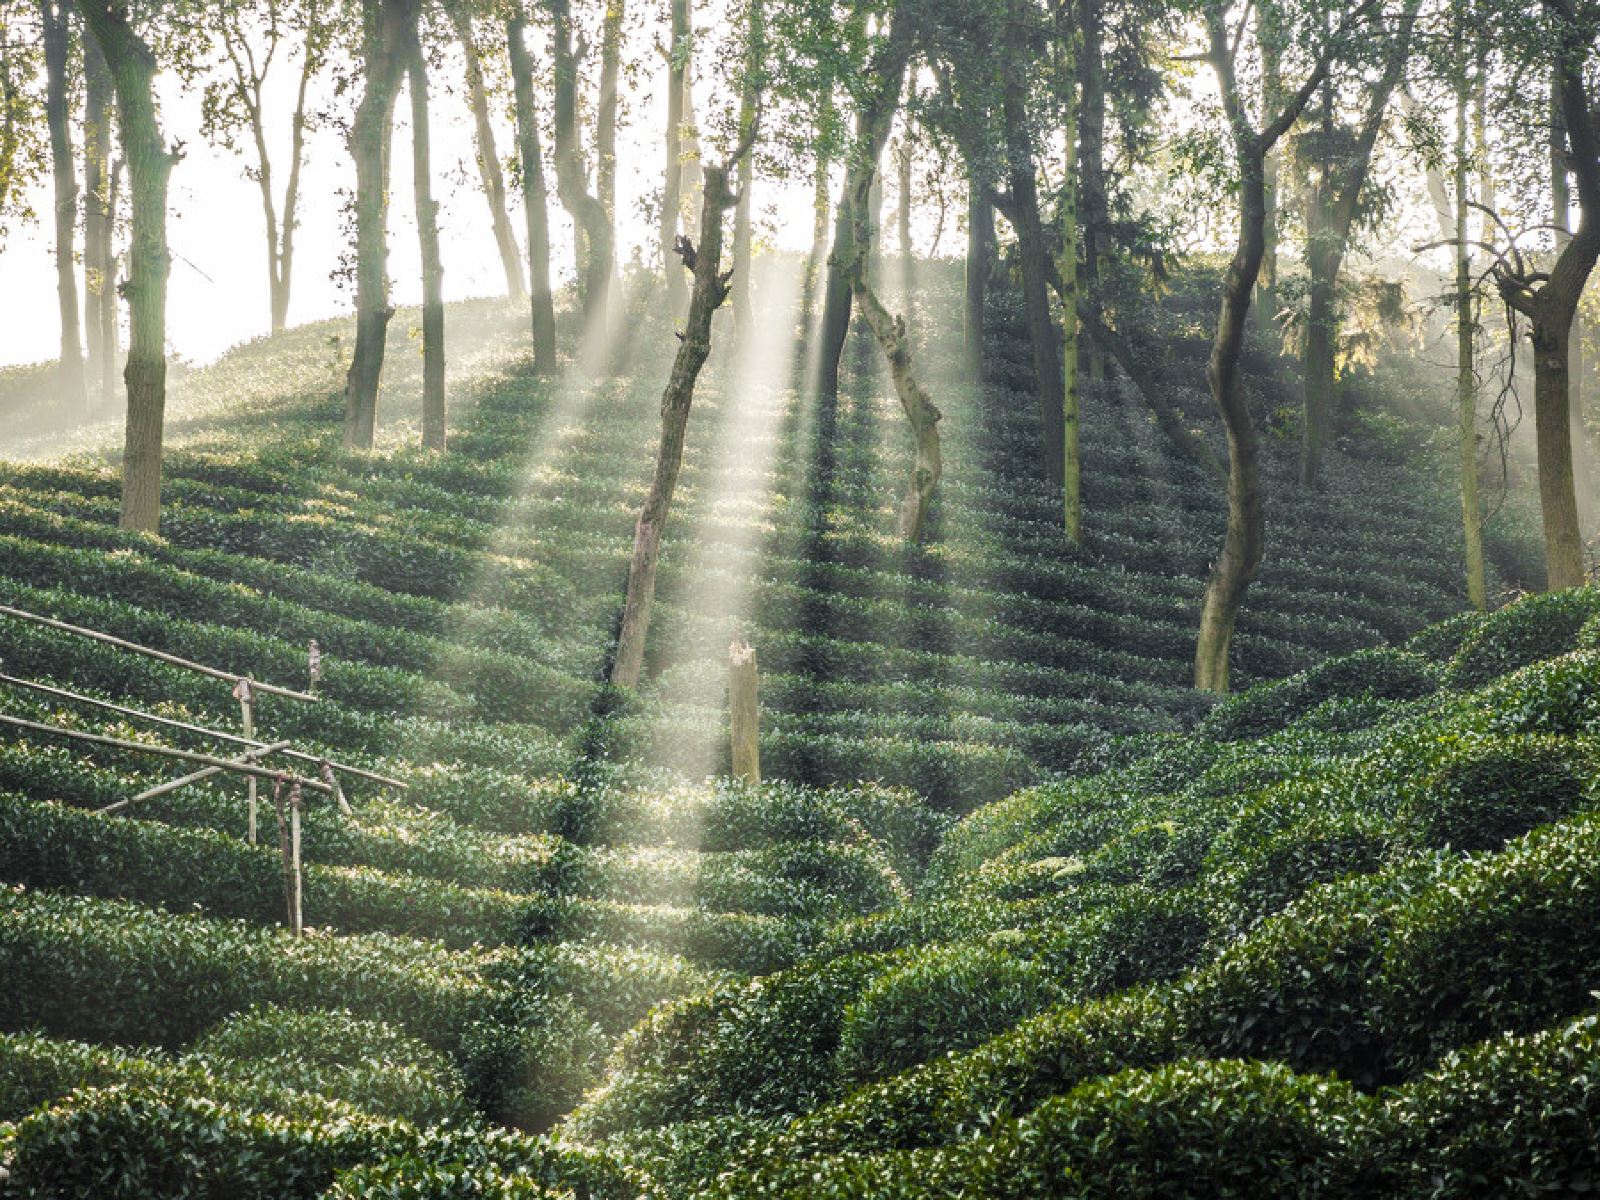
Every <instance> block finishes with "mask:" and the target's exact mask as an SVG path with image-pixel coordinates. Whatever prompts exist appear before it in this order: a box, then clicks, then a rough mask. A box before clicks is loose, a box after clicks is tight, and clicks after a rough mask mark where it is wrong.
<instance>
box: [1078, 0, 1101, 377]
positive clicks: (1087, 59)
mask: <svg viewBox="0 0 1600 1200" xmlns="http://www.w3.org/2000/svg"><path fill="white" fill-rule="evenodd" d="M1078 12H1079V16H1078V22H1079V29H1080V36H1079V41H1078V51H1079V52H1078V81H1079V89H1080V93H1079V94H1080V97H1081V99H1080V104H1079V110H1080V111H1079V122H1078V134H1079V143H1078V146H1079V148H1078V189H1077V190H1078V210H1079V216H1080V218H1081V221H1080V223H1081V227H1082V238H1083V293H1084V299H1085V300H1087V301H1088V304H1089V307H1090V308H1091V309H1094V310H1095V311H1097V312H1098V311H1099V309H1100V304H1101V300H1100V267H1101V259H1102V257H1103V256H1104V255H1105V254H1106V251H1107V246H1106V221H1107V214H1106V170H1105V143H1106V80H1105V62H1104V54H1105V50H1104V38H1103V28H1102V27H1103V24H1104V21H1103V15H1102V13H1101V10H1100V0H1080V3H1079V6H1078ZM1105 358H1106V356H1105V348H1104V347H1102V346H1101V345H1100V343H1099V342H1098V341H1096V340H1095V339H1094V337H1093V336H1092V335H1091V336H1090V338H1089V379H1090V380H1091V381H1092V382H1095V383H1099V382H1100V381H1101V380H1103V379H1104V378H1105Z"/></svg>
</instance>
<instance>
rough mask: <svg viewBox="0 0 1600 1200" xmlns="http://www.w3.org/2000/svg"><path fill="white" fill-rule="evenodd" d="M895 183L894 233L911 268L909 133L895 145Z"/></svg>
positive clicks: (903, 256)
mask: <svg viewBox="0 0 1600 1200" xmlns="http://www.w3.org/2000/svg"><path fill="white" fill-rule="evenodd" d="M894 163H895V168H896V172H895V176H896V177H895V183H896V184H897V185H898V187H899V189H900V207H898V208H897V209H895V212H894V218H895V233H896V234H897V235H898V237H899V241H900V257H901V258H903V259H905V262H906V269H907V271H908V272H909V270H910V268H911V186H912V185H911V166H912V151H911V140H910V134H909V133H908V134H907V135H906V137H904V138H902V139H901V140H900V144H899V145H898V146H896V147H895V152H894Z"/></svg>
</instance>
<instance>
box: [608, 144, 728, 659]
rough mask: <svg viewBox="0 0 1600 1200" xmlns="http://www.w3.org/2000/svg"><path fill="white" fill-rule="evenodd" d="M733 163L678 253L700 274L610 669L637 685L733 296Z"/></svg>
mask: <svg viewBox="0 0 1600 1200" xmlns="http://www.w3.org/2000/svg"><path fill="white" fill-rule="evenodd" d="M732 169H733V168H732V165H731V164H726V165H721V166H707V167H706V168H705V169H704V176H705V207H704V210H703V212H702V215H701V222H700V245H699V246H698V247H696V246H695V245H693V244H692V243H691V242H690V241H689V239H688V238H680V239H679V241H678V254H679V257H680V258H681V259H682V260H683V265H684V266H685V267H687V268H688V269H689V270H691V271H692V272H693V274H694V288H693V290H692V291H691V293H690V296H689V313H688V318H687V321H686V323H685V326H684V330H683V332H682V333H681V334H679V335H678V337H679V342H678V353H677V357H676V358H675V359H674V360H673V364H672V374H671V376H670V377H669V378H668V380H667V386H666V390H665V391H664V392H663V393H662V396H661V440H660V443H659V445H658V446H657V448H656V469H655V475H654V477H653V478H652V480H651V482H650V494H649V495H648V496H647V497H646V498H645V502H644V507H643V508H642V509H641V510H640V512H639V519H638V522H637V524H636V525H635V527H634V538H633V559H632V561H631V562H630V564H629V567H628V591H627V596H626V597H625V599H624V601H623V606H622V627H621V631H620V632H619V634H618V636H617V656H616V660H615V662H614V663H613V665H612V669H611V682H612V683H613V684H615V685H616V686H618V687H625V688H636V687H638V686H639V676H640V673H641V672H642V670H643V668H644V647H645V638H646V637H647V636H648V634H649V631H650V610H651V607H652V606H653V605H654V603H655V593H656V565H657V562H658V561H659V559H660V555H661V535H662V531H663V530H664V528H665V527H666V523H667V513H668V511H669V510H670V508H671V507H672V495H673V492H674V491H675V490H676V488H677V486H678V476H679V474H680V473H681V471H682V469H683V442H684V435H685V433H686V431H687V430H688V426H689V408H690V406H691V405H692V404H693V403H694V388H695V383H696V381H697V380H698V379H699V377H700V369H701V368H702V367H703V366H705V363H706V359H707V358H708V357H709V356H710V354H711V319H712V317H714V316H715V315H716V311H717V309H719V308H721V307H722V303H723V301H725V300H726V299H727V298H728V287H729V275H728V273H726V272H724V271H723V270H722V223H723V217H724V215H725V214H726V213H727V211H728V209H729V208H731V207H733V204H734V197H733V194H732V192H731V190H730V186H729V181H728V177H729V174H730V172H731V171H732Z"/></svg>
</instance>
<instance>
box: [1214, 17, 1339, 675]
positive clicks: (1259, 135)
mask: <svg viewBox="0 0 1600 1200" xmlns="http://www.w3.org/2000/svg"><path fill="white" fill-rule="evenodd" d="M1205 19H1206V34H1207V39H1208V41H1209V44H1210V53H1209V56H1208V57H1209V58H1210V60H1211V65H1212V68H1213V70H1214V71H1215V72H1216V75H1217V83H1218V86H1219V89H1220V91H1221V94H1222V105H1223V111H1224V113H1225V115H1226V116H1227V119H1228V126H1229V130H1230V132H1231V134H1232V138H1233V147H1234V156H1235V158H1236V160H1237V169H1238V172H1239V189H1238V204H1239V235H1238V240H1237V242H1236V244H1235V247H1234V252H1233V258H1232V260H1231V261H1230V262H1229V264H1228V271H1227V274H1226V275H1225V276H1224V278H1223V284H1222V302H1221V306H1220V311H1219V312H1218V314H1217V331H1216V336H1215V338H1214V339H1213V341H1212V344H1211V356H1210V359H1209V360H1208V361H1207V363H1206V381H1207V383H1209V384H1210V385H1211V397H1212V400H1213V401H1215V403H1216V406H1217V410H1218V412H1220V413H1221V414H1222V423H1223V426H1224V427H1225V428H1226V430H1227V436H1228V526H1227V533H1226V535H1225V536H1224V538H1223V544H1222V553H1221V554H1220V555H1219V556H1218V557H1217V560H1216V562H1215V563H1213V564H1212V567H1211V574H1210V577H1209V578H1208V579H1207V581H1206V590H1205V598H1204V600H1203V601H1202V604H1201V611H1200V635H1199V638H1198V639H1197V641H1196V644H1195V657H1194V682H1195V686H1196V687H1197V688H1201V689H1203V690H1206V691H1212V692H1226V691H1227V690H1228V651H1229V647H1230V646H1231V644H1232V641H1233V629H1234V625H1235V623H1236V622H1237V620H1238V617H1239V608H1240V606H1241V605H1242V604H1243V603H1244V596H1245V592H1246V591H1248V590H1249V587H1250V584H1251V582H1252V581H1253V580H1254V579H1255V576H1256V572H1257V571H1258V570H1259V569H1260V567H1261V556H1262V551H1263V549H1264V547H1265V544H1266V534H1265V526H1264V523H1263V519H1262V511H1261V468H1260V461H1259V460H1260V445H1259V442H1258V441H1257V438H1256V429H1255V423H1254V421H1253V420H1252V419H1251V417H1250V406H1249V404H1248V403H1247V401H1246V398H1245V394H1244V382H1243V380H1241V379H1240V377H1239V358H1240V355H1241V353H1242V351H1243V348H1244V334H1245V323H1246V321H1247V320H1248V319H1249V316H1250V298H1251V294H1252V293H1253V291H1254V290H1255V287H1256V282H1257V280H1258V279H1259V277H1260V274H1261V260H1262V258H1263V257H1264V256H1265V254H1266V237H1265V233H1264V230H1265V227H1266V221H1267V198H1266V157H1267V155H1268V154H1269V153H1270V152H1271V151H1272V148H1273V146H1274V145H1275V144H1276V143H1277V141H1278V139H1279V138H1280V137H1282V136H1283V134H1284V133H1285V132H1287V131H1288V129H1289V128H1290V126H1292V125H1293V124H1294V122H1295V121H1296V120H1297V119H1298V118H1299V116H1300V113H1301V112H1303V111H1304V110H1305V106H1306V104H1307V102H1308V101H1309V100H1310V98H1311V96H1312V95H1313V94H1314V93H1315V91H1316V89H1317V87H1318V86H1320V85H1321V82H1322V79H1323V77H1324V76H1325V75H1326V73H1327V69H1328V60H1327V58H1326V57H1323V58H1322V59H1319V60H1318V63H1317V65H1316V67H1315V69H1313V71H1312V72H1311V74H1310V76H1309V77H1308V78H1307V80H1306V82H1305V84H1304V85H1303V86H1302V87H1301V89H1300V91H1299V92H1298V93H1296V94H1295V95H1294V96H1293V97H1291V98H1290V99H1289V100H1287V101H1286V102H1285V103H1284V105H1283V107H1282V108H1280V109H1277V110H1276V112H1273V111H1270V110H1269V111H1268V112H1267V113H1266V114H1265V119H1266V120H1267V121H1268V124H1267V125H1266V126H1265V128H1263V129H1261V130H1259V131H1258V130H1256V129H1255V128H1253V127H1252V126H1251V124H1250V120H1249V117H1248V116H1247V115H1246V113H1245V110H1244V106H1243V103H1242V101H1241V98H1240V95H1239V87H1238V83H1237V80H1236V78H1235V76H1234V70H1233V54H1232V51H1231V49H1230V41H1229V30H1228V23H1227V12H1226V6H1225V5H1223V4H1215V3H1214V4H1211V5H1209V6H1208V7H1207V9H1206V13H1205ZM1324 53H1325V54H1326V53H1327V52H1326V51H1325V52H1324Z"/></svg>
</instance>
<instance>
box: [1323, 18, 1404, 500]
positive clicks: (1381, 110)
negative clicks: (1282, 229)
mask: <svg viewBox="0 0 1600 1200" xmlns="http://www.w3.org/2000/svg"><path fill="white" fill-rule="evenodd" d="M1418 7H1420V0H1407V2H1406V4H1405V7H1404V9H1403V10H1402V12H1401V14H1400V23H1399V27H1398V29H1397V30H1396V33H1395V35H1394V41H1393V42H1392V43H1391V45H1390V47H1389V49H1388V52H1387V55H1386V57H1385V60H1384V69H1383V74H1382V75H1381V76H1380V77H1379V78H1378V80H1377V81H1376V82H1375V83H1374V84H1373V85H1372V90H1371V91H1370V92H1369V93H1368V95H1367V106H1366V110H1365V112H1364V113H1363V115H1362V119H1361V124H1360V126H1359V127H1358V128H1357V130H1356V135H1355V138H1354V140H1353V141H1352V143H1351V145H1350V147H1349V149H1348V150H1347V151H1346V152H1345V153H1344V154H1342V155H1340V156H1338V157H1334V156H1332V155H1331V154H1330V155H1329V156H1328V157H1327V158H1326V160H1325V161H1324V162H1323V163H1322V164H1321V165H1320V167H1319V169H1318V175H1317V179H1316V182H1315V183H1314V185H1313V186H1312V188H1311V189H1310V195H1309V196H1308V197H1307V199H1306V205H1305V212H1306V265H1307V268H1308V270H1309V273H1310V276H1311V287H1310V294H1309V296H1308V309H1307V314H1306V341H1305V352H1304V355H1303V357H1302V370H1301V375H1302V396H1301V399H1302V414H1303V428H1302V434H1301V442H1300V482H1301V484H1302V485H1303V486H1305V487H1310V486H1312V485H1313V484H1315V483H1316V482H1317V476H1318V474H1319V472H1320V471H1321V469H1322V456H1323V453H1324V451H1325V450H1326V449H1327V444H1328V435H1329V432H1330V429H1331V426H1332V419H1333V417H1332V412H1331V409H1332V405H1333V392H1334V348H1335V344H1336V342H1337V338H1338V332H1339V313H1338V307H1337V301H1336V297H1337V289H1338V284H1339V271H1340V269H1341V268H1342V267H1343V265H1344V257H1345V252H1346V251H1347V249H1348V248H1349V245H1350V230H1351V228H1352V227H1353V226H1354V224H1355V218H1356V212H1357V211H1358V209H1359V206H1360V202H1361V196H1362V193H1363V191H1364V190H1365V188H1366V186H1367V174H1368V172H1369V170H1370V168H1371V165H1372V151H1373V147H1374V146H1376V145H1377V142H1378V134H1379V133H1380V132H1381V131H1382V128H1383V118H1384V115H1385V114H1386V113H1387V112H1388V109H1389V100H1390V98H1391V97H1392V96H1393V95H1394V91H1395V88H1397V87H1399V85H1400V80H1401V79H1402V78H1403V77H1404V74H1405V65H1406V61H1407V59H1408V57H1409V55H1410V49H1411V31H1412V27H1413V25H1414V24H1415V21H1416V15H1417V9H1418ZM1322 129H1323V135H1324V139H1325V140H1324V144H1325V145H1328V146H1331V145H1332V144H1333V135H1334V113H1333V96H1332V89H1331V87H1327V86H1325V87H1324V104H1323V115H1322Z"/></svg>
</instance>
